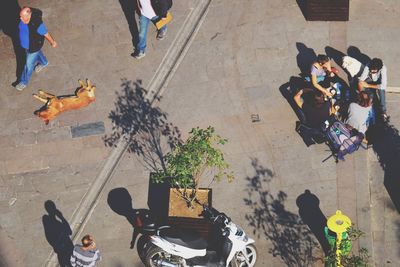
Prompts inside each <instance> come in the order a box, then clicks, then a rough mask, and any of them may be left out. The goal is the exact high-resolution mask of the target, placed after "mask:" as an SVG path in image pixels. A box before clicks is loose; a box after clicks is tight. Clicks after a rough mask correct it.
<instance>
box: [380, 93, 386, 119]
mask: <svg viewBox="0 0 400 267" xmlns="http://www.w3.org/2000/svg"><path fill="white" fill-rule="evenodd" d="M378 92H379V101H380V103H381V109H382V112H383V114H386V91H385V89H378Z"/></svg>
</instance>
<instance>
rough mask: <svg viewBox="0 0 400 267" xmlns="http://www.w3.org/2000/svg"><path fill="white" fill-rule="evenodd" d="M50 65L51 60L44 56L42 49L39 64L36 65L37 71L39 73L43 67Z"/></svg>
mask: <svg viewBox="0 0 400 267" xmlns="http://www.w3.org/2000/svg"><path fill="white" fill-rule="evenodd" d="M47 65H49V62H48V61H47V58H46V57H45V56H44V54H43V52H42V51H41V50H40V51H39V53H38V64H37V65H36V66H35V72H36V73H39V72H40V71H41V70H42V69H44V68H45V67H47Z"/></svg>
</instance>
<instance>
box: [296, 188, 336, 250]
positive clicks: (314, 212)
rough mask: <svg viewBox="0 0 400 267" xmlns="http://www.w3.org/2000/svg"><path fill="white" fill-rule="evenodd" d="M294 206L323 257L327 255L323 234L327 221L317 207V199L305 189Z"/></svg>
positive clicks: (326, 241)
mask: <svg viewBox="0 0 400 267" xmlns="http://www.w3.org/2000/svg"><path fill="white" fill-rule="evenodd" d="M296 204H297V207H299V215H300V218H301V220H302V221H303V222H304V223H305V224H307V225H308V227H309V228H310V230H311V231H312V232H313V234H314V235H315V237H316V238H317V239H318V242H319V244H320V245H321V247H322V249H323V250H324V252H325V255H328V253H329V249H330V247H329V243H328V240H326V237H325V234H324V228H325V226H326V225H327V224H326V222H327V219H326V217H325V215H324V214H323V213H322V211H321V209H320V207H319V199H318V197H317V196H316V195H314V194H312V193H311V192H310V190H308V189H307V190H305V191H304V193H303V194H301V195H300V196H298V197H297V199H296Z"/></svg>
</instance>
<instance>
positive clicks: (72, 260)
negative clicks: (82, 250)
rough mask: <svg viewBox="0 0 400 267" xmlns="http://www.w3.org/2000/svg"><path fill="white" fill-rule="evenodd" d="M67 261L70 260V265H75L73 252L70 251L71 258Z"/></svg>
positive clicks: (73, 266) (74, 266)
mask: <svg viewBox="0 0 400 267" xmlns="http://www.w3.org/2000/svg"><path fill="white" fill-rule="evenodd" d="M69 261H70V263H71V266H72V267H76V257H75V255H74V253H73V252H72V255H71V258H70V260H69Z"/></svg>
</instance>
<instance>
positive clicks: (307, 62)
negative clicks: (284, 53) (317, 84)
mask: <svg viewBox="0 0 400 267" xmlns="http://www.w3.org/2000/svg"><path fill="white" fill-rule="evenodd" d="M296 48H297V51H298V54H297V56H296V60H297V66H298V67H299V69H300V71H301V74H306V73H310V69H311V64H313V63H314V62H315V60H316V59H317V55H316V54H315V51H314V49H312V48H308V47H307V46H306V45H305V44H303V43H300V42H296Z"/></svg>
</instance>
